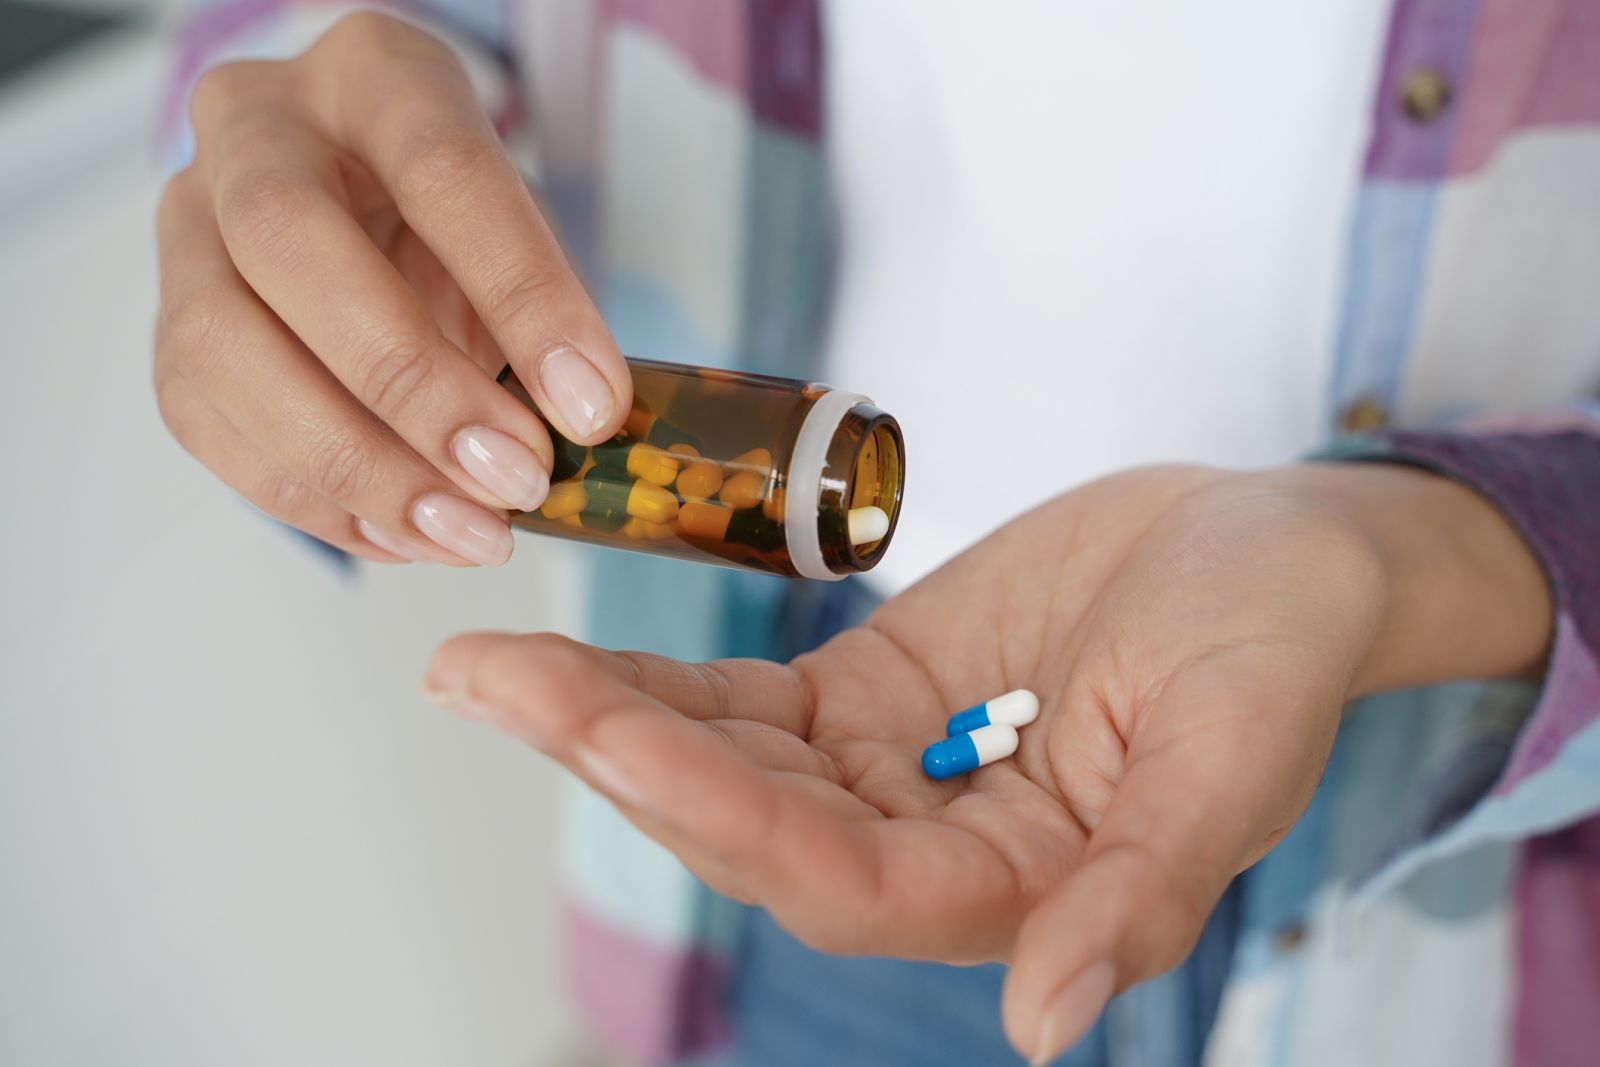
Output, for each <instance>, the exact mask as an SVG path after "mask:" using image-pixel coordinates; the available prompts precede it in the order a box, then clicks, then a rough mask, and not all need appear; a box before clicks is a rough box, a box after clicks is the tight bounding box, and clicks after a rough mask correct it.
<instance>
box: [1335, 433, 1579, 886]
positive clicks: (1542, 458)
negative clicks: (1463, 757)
mask: <svg viewBox="0 0 1600 1067" xmlns="http://www.w3.org/2000/svg"><path fill="white" fill-rule="evenodd" d="M1331 455H1332V457H1333V458H1338V459H1344V460H1357V461H1369V462H1390V463H1404V464H1408V465H1412V466H1416V467H1420V468H1424V469H1427V470H1431V471H1434V472H1436V473H1438V474H1441V475H1443V476H1445V477H1449V478H1452V479H1454V480H1456V481H1458V482H1461V483H1462V484H1464V485H1467V486H1469V487H1470V488H1472V489H1474V490H1475V491H1477V492H1478V493H1480V494H1482V495H1483V496H1484V497H1485V498H1486V499H1488V500H1489V501H1490V502H1491V503H1493V504H1494V505H1495V506H1496V507H1497V508H1498V509H1499V510H1500V512H1501V513H1502V514H1503V515H1504V516H1505V517H1506V519H1507V520H1508V521H1510V522H1511V523H1512V524H1513V525H1514V526H1515V527H1516V529H1517V530H1518V531H1519V532H1520V533H1521V534H1522V536H1523V538H1524V539H1525V540H1526V541H1527V543H1528V545H1529V546H1530V547H1531V548H1532V550H1533V552H1534V553H1535V555H1536V556H1537V558H1538V560H1539V562H1540V564H1541V565H1542V567H1543V569H1544V573H1545V575H1546V577H1547V579H1548V581H1549V583H1550V589H1551V593H1552V601H1553V603H1554V607H1555V612H1556V617H1555V620H1554V626H1553V638H1552V641H1551V647H1550V654H1549V658H1548V661H1547V664H1546V668H1545V674H1544V678H1543V681H1542V685H1541V688H1540V691H1539V694H1538V697H1537V699H1536V701H1535V702H1534V704H1533V708H1532V711H1531V713H1529V714H1528V716H1527V718H1526V719H1525V720H1523V721H1522V723H1521V725H1520V728H1518V729H1516V731H1515V735H1514V736H1513V737H1511V738H1510V739H1509V744H1507V745H1506V746H1504V748H1503V750H1502V753H1501V755H1502V757H1503V759H1497V761H1496V762H1497V766H1496V767H1493V768H1487V770H1488V772H1489V773H1487V774H1485V775H1484V776H1483V777H1482V781H1483V782H1484V785H1485V786H1486V789H1484V791H1483V792H1482V793H1481V795H1477V796H1474V797H1472V798H1471V799H1470V801H1469V802H1468V803H1465V804H1462V805H1460V807H1459V808H1458V809H1457V810H1456V812H1455V815H1453V816H1451V817H1450V818H1448V819H1439V820H1425V822H1426V823H1428V825H1427V829H1426V830H1425V831H1422V832H1419V833H1417V834H1415V835H1414V836H1412V835H1406V836H1411V840H1409V841H1404V842H1397V844H1400V845H1402V846H1403V847H1400V848H1397V849H1396V850H1394V851H1392V852H1391V853H1390V854H1389V856H1388V857H1387V858H1388V859H1389V860H1393V861H1395V862H1390V863H1385V864H1382V865H1380V866H1381V867H1382V870H1381V872H1379V873H1377V875H1376V878H1375V879H1374V880H1373V881H1374V882H1375V883H1379V884H1373V883H1369V885H1368V889H1369V890H1371V891H1374V892H1376V891H1379V890H1380V889H1381V888H1382V887H1383V886H1387V885H1392V884H1395V883H1396V882H1397V881H1398V880H1400V879H1403V878H1404V877H1405V876H1406V875H1407V874H1408V873H1409V872H1410V871H1411V870H1415V869H1416V868H1417V867H1418V866H1420V865H1421V864H1423V863H1425V862H1427V861H1428V860H1430V859H1432V858H1437V857H1438V856H1440V855H1443V854H1449V853H1456V852H1459V851H1462V850H1465V849H1467V848H1471V847H1473V846H1475V845H1478V844H1481V843H1483V842H1485V841H1490V840H1522V839H1526V838H1531V837H1535V836H1538V835H1540V834H1546V833H1549V832H1552V831H1555V830H1560V829H1563V828H1565V827H1569V826H1573V825H1575V824H1577V823H1580V822H1582V821H1583V820H1585V819H1587V818H1590V817H1592V816H1593V815H1595V814H1596V813H1597V812H1600V409H1594V408H1575V409H1569V410H1564V411H1561V412H1556V413H1547V414H1543V415H1540V416H1538V417H1536V418H1529V419H1525V420H1495V421H1483V422H1478V423H1475V424H1472V423H1469V424H1464V425H1462V426H1460V427H1454V428H1450V429H1443V430H1436V431H1394V432H1390V433H1385V434H1380V435H1375V436H1371V437H1364V438H1359V439H1355V440H1351V441H1347V442H1343V443H1341V444H1340V445H1339V446H1337V447H1336V448H1335V449H1333V450H1332V453H1331ZM1474 792H1476V790H1474Z"/></svg>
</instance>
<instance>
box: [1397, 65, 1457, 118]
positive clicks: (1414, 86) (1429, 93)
mask: <svg viewBox="0 0 1600 1067" xmlns="http://www.w3.org/2000/svg"><path fill="white" fill-rule="evenodd" d="M1449 106H1450V80H1449V79H1448V78H1446V77H1445V76H1444V75H1443V74H1441V73H1439V72H1438V71H1436V70H1414V71H1412V72H1411V73H1410V74H1408V75H1406V80H1405V81H1404V82H1403V83H1401V86H1400V110H1401V111H1404V112H1405V113H1406V117H1408V118H1410V119H1411V120H1412V121H1413V122H1424V123H1426V122H1432V121H1433V120H1434V119H1436V118H1438V117H1439V116H1440V115H1442V114H1444V109H1445V108H1447V107H1449Z"/></svg>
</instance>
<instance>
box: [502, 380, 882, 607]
mask: <svg viewBox="0 0 1600 1067" xmlns="http://www.w3.org/2000/svg"><path fill="white" fill-rule="evenodd" d="M628 365H629V368H630V369H631V370H632V372H633V392H634V401H633V408H632V410H631V411H630V412H629V414H628V419H627V422H626V423H625V425H624V426H623V428H622V430H621V432H619V433H618V434H617V435H616V436H615V437H613V438H611V439H610V440H608V441H604V442H602V443H600V444H598V445H594V446H593V447H584V446H582V445H576V444H573V443H572V442H570V441H568V440H566V439H565V438H563V437H561V436H560V435H559V434H557V433H556V432H555V430H553V429H551V431H550V437H551V440H552V442H553V443H554V444H555V465H554V469H553V470H552V471H551V474H550V483H551V484H550V495H549V496H548V497H547V498H546V499H545V502H544V504H543V505H541V506H540V507H539V508H538V509H537V510H534V511H528V512H513V513H512V515H511V522H512V524H513V525H516V526H519V527H522V528H524V529H528V530H533V531H535V532H538V533H544V534H551V535H553V536H556V537H564V538H568V539H570V540H575V541H587V542H589V543H591V544H598V545H606V546H609V547H612V548H622V549H627V550H629V551H633V552H647V553H650V554H653V555H658V556H675V557H677V558H679V559H689V560H695V561H698V562H701V563H715V564H720V565H722V566H728V567H737V568H743V569H747V570H756V571H765V572H768V573H770V574H780V575H785V576H788V577H800V578H814V579H819V580H823V581H832V580H837V579H839V578H844V577H847V576H849V575H851V574H855V573H857V572H860V571H866V570H870V569H871V568H872V567H873V566H874V565H875V564H876V563H877V562H878V560H880V559H881V558H883V553H884V551H885V550H886V549H887V548H888V546H889V542H890V540H891V539H892V538H893V537H894V531H895V524H896V522H897V520H898V519H899V515H900V494H901V486H902V483H903V480H904V474H905V460H904V446H903V444H902V442H901V438H900V427H899V424H897V423H896V422H895V420H894V419H893V418H891V417H890V416H889V415H887V414H885V413H884V412H882V411H879V410H878V409H877V408H876V407H874V406H873V404H872V401H871V400H869V399H867V398H866V397H864V396H860V395H858V394H855V393H846V392H842V391H840V390H837V389H832V388H830V387H828V386H826V385H818V384H814V383H806V382H801V381H792V380H789V379H784V378H774V377H769V376H766V375H761V374H747V373H742V372H737V371H724V370H713V369H710V368H706V367H688V366H682V365H678V364H673V363H657V362H654V361H652V360H644V359H630V360H629V361H628ZM500 382H501V383H502V384H503V385H504V386H505V387H506V388H507V389H509V390H510V391H511V392H512V393H513V394H514V395H515V396H516V397H517V398H518V399H519V400H521V401H522V402H523V403H524V404H527V405H528V406H529V407H530V408H532V407H533V402H532V400H531V398H530V397H529V396H528V392H527V390H526V389H525V388H524V387H523V385H522V383H521V382H520V381H518V380H517V378H516V376H515V375H514V374H513V373H512V371H511V368H510V367H507V368H506V369H505V370H504V371H502V372H501V375H500ZM548 426H549V424H548V423H546V427H547V428H548Z"/></svg>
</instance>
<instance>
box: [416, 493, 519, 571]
mask: <svg viewBox="0 0 1600 1067" xmlns="http://www.w3.org/2000/svg"><path fill="white" fill-rule="evenodd" d="M411 521H412V522H413V523H415V524H416V527H417V529H418V530H421V531H422V532H423V533H424V534H425V535H427V537H428V539H429V540H430V541H432V542H433V543H434V544H436V545H438V546H439V547H440V548H443V549H446V550H448V551H450V552H454V553H455V554H456V555H458V556H460V557H461V558H462V559H464V560H467V561H469V562H471V563H477V564H479V565H481V566H484V567H498V566H499V565H500V564H502V563H504V562H505V561H506V560H508V559H510V558H511V527H509V526H507V525H506V520H504V519H502V518H501V517H500V516H498V515H496V514H494V513H493V512H490V511H487V510H485V509H484V508H481V507H479V506H478V505H477V504H474V503H473V502H472V501H470V500H463V499H462V498H461V497H458V496H451V495H450V494H448V493H429V494H428V495H427V496H425V497H423V498H422V499H421V500H419V501H417V503H416V506H415V507H413V508H412V509H411Z"/></svg>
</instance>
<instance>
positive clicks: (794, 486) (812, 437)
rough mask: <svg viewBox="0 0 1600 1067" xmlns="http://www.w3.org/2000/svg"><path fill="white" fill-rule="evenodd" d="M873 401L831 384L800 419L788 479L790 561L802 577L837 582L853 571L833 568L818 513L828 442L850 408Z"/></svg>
mask: <svg viewBox="0 0 1600 1067" xmlns="http://www.w3.org/2000/svg"><path fill="white" fill-rule="evenodd" d="M820 388H824V389H827V386H821V387H820ZM871 403H872V400H871V399H870V398H869V397H865V396H862V395H861V394H860V393H845V392H841V391H839V390H837V389H828V391H827V392H825V393H823V394H822V395H821V396H820V397H818V398H817V402H816V403H815V404H812V405H811V410H810V411H808V412H806V418H805V421H804V422H802V423H801V424H800V433H799V435H798V436H796V438H795V442H794V452H793V453H792V454H791V455H790V457H789V470H788V475H787V479H786V482H785V485H784V498H783V534H784V541H785V544H786V547H787V548H788V550H789V562H790V563H792V564H794V569H795V570H796V571H797V572H798V573H799V574H800V576H801V577H802V578H813V579H815V580H817V581H819V582H837V581H838V580H839V579H841V578H845V577H848V574H835V573H834V572H833V571H831V570H829V569H828V564H827V561H826V560H824V559H823V558H822V536H821V534H819V533H818V532H817V516H818V514H819V513H820V512H821V510H822V468H823V465H824V464H825V463H826V462H827V459H828V446H829V445H831V444H832V443H833V438H834V435H835V434H837V433H838V432H839V427H840V426H841V425H843V423H844V419H845V416H846V415H848V414H850V409H851V408H853V407H856V406H857V405H860V404H871Z"/></svg>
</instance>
